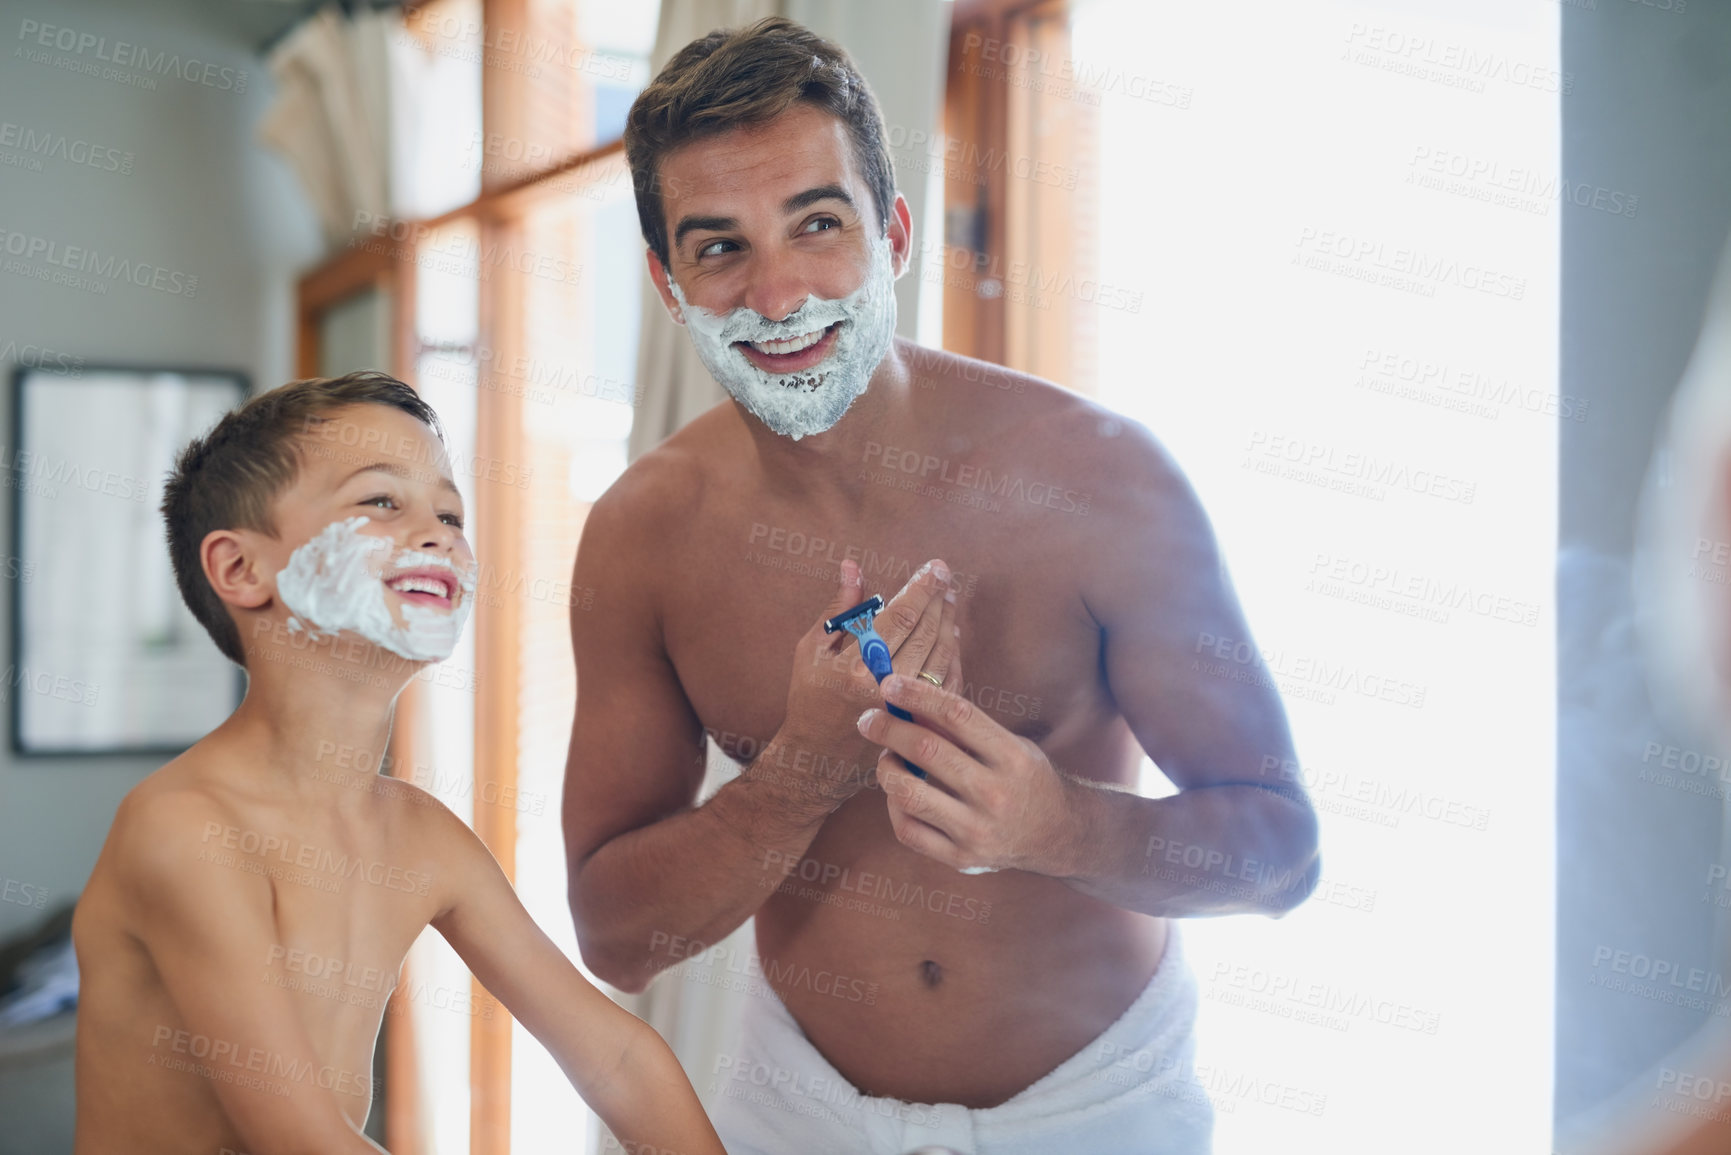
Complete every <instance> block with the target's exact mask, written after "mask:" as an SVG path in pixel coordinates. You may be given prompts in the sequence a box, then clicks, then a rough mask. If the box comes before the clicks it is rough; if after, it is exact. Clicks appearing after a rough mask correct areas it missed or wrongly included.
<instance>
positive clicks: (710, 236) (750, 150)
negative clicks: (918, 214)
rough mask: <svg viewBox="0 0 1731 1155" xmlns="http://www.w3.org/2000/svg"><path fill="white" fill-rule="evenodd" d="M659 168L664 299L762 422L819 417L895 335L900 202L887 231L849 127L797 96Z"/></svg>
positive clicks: (821, 420)
mask: <svg viewBox="0 0 1731 1155" xmlns="http://www.w3.org/2000/svg"><path fill="white" fill-rule="evenodd" d="M660 175H661V178H662V179H661V184H662V187H663V189H664V190H665V191H664V193H663V208H664V211H665V214H666V222H667V234H668V247H669V257H668V266H667V267H666V268H665V269H664V268H663V267H662V265H661V262H660V261H659V260H658V259H657V258H656V257H655V255H654V254H653V253H651V254H650V256H649V272H650V276H651V278H652V279H653V280H654V282H655V285H656V288H657V290H658V291H659V292H660V293H661V296H662V300H663V303H664V304H666V306H667V308H668V311H669V312H670V313H671V314H672V315H673V317H674V319H675V320H679V321H681V322H683V323H684V324H686V325H687V326H688V328H689V330H690V332H691V337H692V342H693V344H694V345H695V346H696V348H697V352H698V355H699V356H700V357H701V358H702V359H703V361H704V364H705V365H706V366H707V367H708V368H709V370H710V372H711V373H712V374H714V376H715V378H716V380H717V381H718V382H720V383H721V385H722V386H723V387H725V388H726V389H727V390H728V392H729V393H731V394H732V395H733V396H734V397H735V398H736V399H737V400H739V402H740V403H741V404H742V405H744V406H745V407H746V408H747V409H748V410H750V411H751V412H752V413H753V414H754V415H756V416H757V417H758V418H759V419H760V420H762V421H763V422H764V423H765V424H766V425H767V426H769V428H771V429H772V430H774V431H775V432H777V433H782V434H784V435H787V436H790V437H793V438H795V439H798V438H800V437H803V436H806V435H808V434H811V433H817V432H821V431H822V430H824V429H827V428H829V427H830V426H831V425H833V424H834V423H835V422H836V421H838V420H839V419H840V418H841V416H842V414H843V413H844V412H846V410H847V407H848V405H850V404H851V403H852V401H853V399H854V398H855V397H857V396H858V395H859V393H860V392H862V391H863V390H864V389H865V387H866V385H867V384H868V383H869V381H870V378H871V374H872V372H873V371H874V370H876V368H877V366H878V363H879V362H880V361H882V359H883V356H884V354H885V353H887V352H888V350H889V346H890V342H891V341H892V340H893V338H894V332H895V297H894V293H893V281H894V279H895V277H896V276H897V275H899V274H900V272H901V271H902V270H903V269H904V268H905V267H906V264H907V257H908V237H909V230H908V219H907V206H906V203H905V202H904V201H903V200H902V199H901V198H900V197H897V198H896V203H895V208H894V210H893V211H892V213H891V221H890V227H889V231H888V236H887V237H886V236H885V232H884V229H883V227H882V223H881V222H880V221H879V220H878V216H877V210H876V208H875V207H874V204H873V201H872V199H871V193H870V190H869V188H868V187H867V186H866V183H865V181H864V179H863V178H862V176H861V174H860V172H859V168H858V164H857V162H856V161H855V158H854V150H853V144H852V141H851V139H850V138H849V136H848V131H847V126H846V125H845V124H844V123H843V122H842V121H841V120H840V119H839V118H837V117H835V116H832V115H830V114H829V113H827V112H824V111H822V110H821V109H818V108H816V107H814V106H812V105H808V104H795V105H794V106H793V107H792V108H790V109H789V110H788V111H787V112H785V113H783V114H782V115H781V116H779V117H777V118H776V119H775V120H773V121H771V122H769V123H768V124H764V125H758V126H754V127H751V128H743V129H737V130H735V131H732V132H728V133H725V134H722V135H720V136H713V137H706V138H704V139H702V140H699V141H695V142H693V143H691V144H688V145H686V146H685V147H683V148H680V149H678V150H676V151H675V152H673V153H670V154H669V155H668V156H667V157H666V158H665V159H664V160H663V161H662V164H661V174H660ZM669 275H671V282H672V283H671V284H670V283H669Z"/></svg>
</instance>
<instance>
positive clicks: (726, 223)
mask: <svg viewBox="0 0 1731 1155" xmlns="http://www.w3.org/2000/svg"><path fill="white" fill-rule="evenodd" d="M738 227H739V222H738V221H736V220H734V219H733V218H732V217H681V218H680V220H679V227H678V228H677V229H675V230H674V231H673V247H674V248H676V249H677V248H678V247H679V246H680V245H682V244H684V243H685V235H686V234H687V233H695V232H700V231H704V230H708V231H710V232H716V233H725V232H728V231H729V230H732V229H737V228H738Z"/></svg>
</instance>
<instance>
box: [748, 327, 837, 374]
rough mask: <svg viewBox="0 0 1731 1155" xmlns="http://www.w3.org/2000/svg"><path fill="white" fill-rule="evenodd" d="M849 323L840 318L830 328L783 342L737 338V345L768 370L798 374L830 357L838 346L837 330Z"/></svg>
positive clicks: (761, 367)
mask: <svg viewBox="0 0 1731 1155" xmlns="http://www.w3.org/2000/svg"><path fill="white" fill-rule="evenodd" d="M845 323H846V322H844V321H837V322H836V323H835V324H833V325H831V326H829V327H828V328H827V329H818V330H815V331H814V332H810V333H804V334H801V335H800V336H797V337H789V338H787V339H786V340H782V341H735V342H734V343H733V346H734V348H736V349H738V350H739V351H740V352H741V353H743V354H744V355H745V359H746V360H747V361H750V362H751V363H752V364H753V365H755V366H757V367H758V368H759V369H762V370H763V371H764V372H765V373H797V372H799V371H800V370H802V369H810V368H811V367H812V366H814V365H816V364H818V363H819V362H820V361H822V360H823V359H824V358H825V357H828V356H829V354H830V350H831V349H833V348H834V347H835V340H836V333H837V332H838V331H839V330H840V329H841V326H842V325H843V324H845Z"/></svg>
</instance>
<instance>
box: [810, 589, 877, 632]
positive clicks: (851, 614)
mask: <svg viewBox="0 0 1731 1155" xmlns="http://www.w3.org/2000/svg"><path fill="white" fill-rule="evenodd" d="M883 608H884V596H883V595H882V594H873V595H872V596H871V597H869V598H867V599H866V600H865V601H863V602H861V603H860V604H859V605H857V606H854V607H853V608H852V609H846V610H843V611H842V612H841V613H839V614H837V615H836V616H835V617H833V618H830V619H828V620H827V621H825V622H824V623H823V632H824V633H826V634H833V633H835V632H836V631H837V630H839V629H843V628H845V627H846V626H847V624H848V623H849V622H851V621H853V620H854V619H855V618H857V617H862V616H864V617H865V618H866V620H868V621H869V620H871V618H874V617H876V616H877V615H878V614H880V613H882V612H883Z"/></svg>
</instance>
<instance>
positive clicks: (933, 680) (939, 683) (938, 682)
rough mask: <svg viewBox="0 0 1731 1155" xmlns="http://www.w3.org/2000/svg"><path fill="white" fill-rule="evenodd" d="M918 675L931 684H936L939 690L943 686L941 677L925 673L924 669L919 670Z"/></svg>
mask: <svg viewBox="0 0 1731 1155" xmlns="http://www.w3.org/2000/svg"><path fill="white" fill-rule="evenodd" d="M920 677H922V678H924V679H925V680H926V681H928V682H930V683H931V684H932V685H934V686H936V687H937V688H938V689H940V690H941V689H943V688H944V680H943V679H942V678H934V677H932V676H931V675H930V674H928V673H926V671H924V670H921V671H920Z"/></svg>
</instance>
